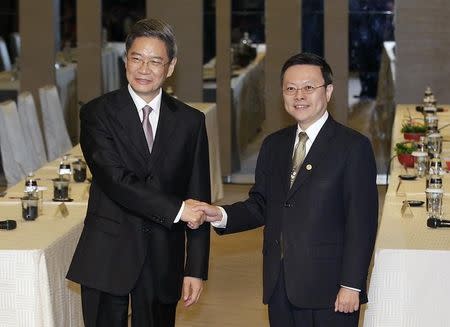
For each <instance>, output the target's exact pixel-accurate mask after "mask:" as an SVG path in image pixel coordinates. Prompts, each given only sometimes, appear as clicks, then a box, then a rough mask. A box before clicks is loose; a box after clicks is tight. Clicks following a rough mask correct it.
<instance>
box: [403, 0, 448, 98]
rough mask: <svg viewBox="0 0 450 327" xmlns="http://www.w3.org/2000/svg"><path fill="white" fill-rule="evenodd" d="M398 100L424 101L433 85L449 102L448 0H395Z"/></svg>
mask: <svg viewBox="0 0 450 327" xmlns="http://www.w3.org/2000/svg"><path fill="white" fill-rule="evenodd" d="M395 6H396V11H395V15H396V16H395V24H396V26H395V39H396V51H395V52H396V57H397V58H396V83H395V85H396V102H397V103H415V102H422V98H423V93H424V91H425V88H426V86H431V87H432V89H433V91H434V94H435V95H436V98H437V100H438V102H439V103H450V92H448V88H449V81H450V78H449V76H450V61H449V53H450V37H449V31H450V19H449V17H450V7H449V5H448V1H446V0H428V1H419V0H396V2H395Z"/></svg>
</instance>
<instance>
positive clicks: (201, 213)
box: [181, 199, 222, 229]
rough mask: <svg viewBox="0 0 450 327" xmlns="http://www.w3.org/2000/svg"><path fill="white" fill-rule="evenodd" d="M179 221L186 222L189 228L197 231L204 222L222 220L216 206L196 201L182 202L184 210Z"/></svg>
mask: <svg viewBox="0 0 450 327" xmlns="http://www.w3.org/2000/svg"><path fill="white" fill-rule="evenodd" d="M181 220H182V221H184V222H186V223H187V225H188V226H189V228H192V229H197V228H199V227H200V225H201V224H203V223H204V222H205V221H206V222H213V221H220V220H222V212H221V211H220V209H219V208H218V207H216V206H213V205H210V204H208V203H206V202H201V201H197V200H192V199H189V200H186V201H184V209H183V212H182V214H181Z"/></svg>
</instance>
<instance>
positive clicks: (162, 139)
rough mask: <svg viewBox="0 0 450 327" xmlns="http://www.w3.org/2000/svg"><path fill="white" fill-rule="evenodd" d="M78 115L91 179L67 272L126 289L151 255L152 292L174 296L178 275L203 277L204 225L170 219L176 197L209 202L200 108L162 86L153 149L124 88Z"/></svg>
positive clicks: (112, 289)
mask: <svg viewBox="0 0 450 327" xmlns="http://www.w3.org/2000/svg"><path fill="white" fill-rule="evenodd" d="M80 118H81V135H80V143H81V148H82V150H83V154H84V156H85V158H86V161H87V163H88V165H89V168H90V170H91V172H92V176H93V180H92V185H91V189H90V194H89V204H88V209H87V215H86V219H85V223H84V229H83V232H82V234H81V237H80V240H79V243H78V246H77V248H76V251H75V254H74V257H73V260H72V263H71V266H70V268H69V272H68V275H67V278H68V279H70V280H73V281H75V282H77V283H80V284H82V285H84V286H87V287H91V288H95V289H98V290H101V291H104V292H108V293H111V294H115V295H125V294H128V293H129V292H130V291H131V289H132V288H133V286H134V284H135V282H136V280H137V278H138V276H139V273H140V271H141V268H142V265H143V262H144V259H145V256H146V255H149V256H150V260H151V264H152V267H153V278H154V280H155V283H154V284H155V287H156V290H155V291H156V294H157V296H158V297H159V299H160V300H161V301H163V302H167V303H173V302H176V301H177V300H178V299H179V296H180V294H181V287H182V281H183V275H187V276H194V277H199V278H203V279H206V278H207V271H208V259H209V224H204V225H202V226H201V227H200V228H199V229H197V230H191V229H189V228H187V227H186V224H185V223H183V222H181V221H180V222H179V223H177V224H174V223H173V221H174V219H175V217H176V215H177V213H178V211H179V209H180V207H181V203H182V200H184V199H188V198H194V199H199V200H203V201H210V194H211V193H210V179H209V157H208V140H207V136H206V127H205V118H204V115H203V114H202V113H201V112H199V111H198V110H195V109H193V108H191V107H189V106H187V105H186V104H183V103H182V102H180V101H178V100H176V99H174V98H172V97H170V96H168V95H167V94H165V93H163V95H162V101H161V112H160V117H159V122H158V128H157V132H156V135H155V141H154V144H153V150H152V153H151V154H150V152H149V150H148V146H147V143H146V139H145V135H144V131H143V128H142V125H141V122H140V119H139V115H138V112H137V110H136V107H135V105H134V103H133V100H132V98H131V96H130V94H129V92H128V90H127V88H123V89H120V90H118V91H115V92H111V93H108V94H106V95H103V96H101V97H99V98H97V99H95V100H93V101H91V102H89V103H88V104H86V105H85V106H84V107H83V108H82V109H81V114H80ZM185 235H186V236H187V254H186V255H187V257H186V261H185Z"/></svg>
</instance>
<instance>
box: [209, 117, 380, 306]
mask: <svg viewBox="0 0 450 327" xmlns="http://www.w3.org/2000/svg"><path fill="white" fill-rule="evenodd" d="M296 130H297V125H295V126H292V127H289V128H285V129H283V130H280V131H278V132H276V133H274V134H272V135H270V136H269V137H267V138H266V139H265V141H264V143H263V145H262V147H261V151H260V154H259V157H258V163H257V167H256V174H255V185H254V186H253V187H252V189H251V190H250V192H249V199H247V200H246V201H244V202H239V203H235V204H233V205H230V206H225V207H224V209H225V210H226V212H227V214H228V223H227V227H226V229H217V231H218V232H219V233H235V232H240V231H243V230H248V229H251V228H256V227H259V226H262V225H265V228H264V244H263V251H262V252H263V256H264V267H263V274H264V276H263V282H264V292H263V294H264V295H263V296H264V298H263V300H264V303H268V301H269V299H270V296H271V295H272V292H273V290H274V288H275V286H276V282H277V279H278V274H279V272H280V234H281V232H282V233H283V244H284V259H283V262H284V274H285V280H286V291H287V294H288V297H289V300H290V301H291V303H292V304H294V305H295V306H297V307H300V308H328V307H334V302H335V300H336V295H337V293H338V291H339V288H340V285H346V286H350V287H354V288H358V289H361V290H362V291H361V293H360V300H361V302H362V303H364V302H367V295H366V279H367V271H368V266H369V262H370V259H371V256H372V251H373V246H374V241H375V235H376V229H377V220H378V195H377V187H376V167H375V160H374V156H373V152H372V148H371V145H370V143H369V140H368V139H367V138H366V137H364V136H362V135H361V134H359V133H357V132H355V131H353V130H351V129H349V128H347V127H345V126H343V125H340V124H339V123H337V122H336V121H334V120H333V119H332V118H331V116H330V117H329V118H328V120H327V121H326V123H325V125H324V126H323V127H322V129H321V130H320V132H319V134H318V136H317V138H316V139H315V141H314V143H313V145H312V147H311V149H310V151H309V152H308V155H307V156H306V158H305V160H304V162H303V164H302V166H301V168H300V171H299V174H298V176H297V179H296V180H295V182H294V184H293V186H292V188H291V189H289V172H290V166H291V158H292V153H293V147H294V141H295V133H296ZM308 168H309V169H308Z"/></svg>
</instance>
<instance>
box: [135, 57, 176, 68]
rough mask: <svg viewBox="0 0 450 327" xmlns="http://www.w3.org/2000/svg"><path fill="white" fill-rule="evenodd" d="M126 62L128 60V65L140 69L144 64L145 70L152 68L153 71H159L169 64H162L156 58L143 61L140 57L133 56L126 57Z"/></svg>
mask: <svg viewBox="0 0 450 327" xmlns="http://www.w3.org/2000/svg"><path fill="white" fill-rule="evenodd" d="M127 60H128V63H129V64H131V65H133V66H135V67H142V64H145V66H146V67H147V68H153V69H161V68H163V67H164V66H165V65H167V64H168V63H170V61H168V62H164V61H162V60H161V59H158V58H150V59H148V60H144V59H143V58H141V57H135V56H131V57H127Z"/></svg>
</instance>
